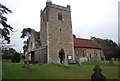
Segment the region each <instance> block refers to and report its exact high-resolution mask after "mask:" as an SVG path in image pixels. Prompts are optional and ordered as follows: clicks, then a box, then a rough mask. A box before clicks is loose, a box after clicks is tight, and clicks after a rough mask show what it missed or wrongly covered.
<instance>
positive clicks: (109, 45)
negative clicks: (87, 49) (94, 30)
mask: <svg viewBox="0 0 120 81" xmlns="http://www.w3.org/2000/svg"><path fill="white" fill-rule="evenodd" d="M91 39H92V40H94V41H96V42H97V43H98V44H99V45H101V47H102V50H103V52H104V55H105V56H106V59H107V60H110V59H111V57H115V58H118V57H119V56H118V52H119V51H118V49H119V47H118V45H117V44H116V43H115V42H113V41H112V40H111V39H101V38H96V37H91Z"/></svg>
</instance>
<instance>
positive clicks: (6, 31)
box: [0, 4, 13, 43]
mask: <svg viewBox="0 0 120 81" xmlns="http://www.w3.org/2000/svg"><path fill="white" fill-rule="evenodd" d="M8 13H12V11H11V10H10V9H8V8H7V7H6V6H4V5H2V4H0V24H1V25H2V26H3V28H1V27H0V35H1V36H2V37H3V41H7V43H10V37H9V36H8V35H10V31H12V30H13V27H11V26H10V25H9V24H7V18H6V17H4V16H3V15H4V14H8ZM3 41H2V42H3Z"/></svg>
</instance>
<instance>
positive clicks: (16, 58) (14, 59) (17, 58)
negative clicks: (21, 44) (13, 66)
mask: <svg viewBox="0 0 120 81" xmlns="http://www.w3.org/2000/svg"><path fill="white" fill-rule="evenodd" d="M20 60H21V54H19V53H18V52H15V53H14V54H13V57H12V62H13V63H19V62H20Z"/></svg>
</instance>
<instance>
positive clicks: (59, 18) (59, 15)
mask: <svg viewBox="0 0 120 81" xmlns="http://www.w3.org/2000/svg"><path fill="white" fill-rule="evenodd" d="M58 20H62V14H61V13H60V12H59V13H58Z"/></svg>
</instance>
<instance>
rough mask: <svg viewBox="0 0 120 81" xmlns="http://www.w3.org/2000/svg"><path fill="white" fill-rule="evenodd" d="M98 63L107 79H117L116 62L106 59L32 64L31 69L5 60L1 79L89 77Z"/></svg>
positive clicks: (21, 63)
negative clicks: (78, 63) (79, 62)
mask: <svg viewBox="0 0 120 81" xmlns="http://www.w3.org/2000/svg"><path fill="white" fill-rule="evenodd" d="M96 64H97V65H100V67H101V69H102V73H103V74H104V75H105V76H106V78H107V79H118V62H114V64H113V65H110V64H109V62H108V61H88V62H84V63H82V66H78V65H77V64H69V68H65V67H64V66H63V65H62V64H61V65H58V64H33V65H32V71H31V72H29V71H28V69H27V68H23V67H22V66H23V62H20V63H12V62H11V61H9V60H7V61H4V62H3V63H2V67H3V68H2V75H3V76H2V78H3V79H91V75H92V74H93V69H94V67H95V65H96Z"/></svg>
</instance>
